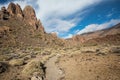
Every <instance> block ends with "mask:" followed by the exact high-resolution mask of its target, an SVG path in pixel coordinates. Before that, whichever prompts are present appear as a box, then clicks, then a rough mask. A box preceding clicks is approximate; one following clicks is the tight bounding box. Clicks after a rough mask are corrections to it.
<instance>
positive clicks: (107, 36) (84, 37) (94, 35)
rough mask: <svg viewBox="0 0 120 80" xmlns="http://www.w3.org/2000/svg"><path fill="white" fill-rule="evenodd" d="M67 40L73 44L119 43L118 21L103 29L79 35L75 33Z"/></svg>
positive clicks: (119, 29)
mask: <svg viewBox="0 0 120 80" xmlns="http://www.w3.org/2000/svg"><path fill="white" fill-rule="evenodd" d="M68 41H69V42H70V43H71V42H74V44H76V45H77V44H82V43H96V44H98V43H107V42H109V43H113V42H114V43H116V44H120V23H119V24H117V25H115V26H113V27H111V28H108V29H104V30H99V31H95V32H89V33H85V34H81V35H75V36H73V37H72V38H70V39H68Z"/></svg>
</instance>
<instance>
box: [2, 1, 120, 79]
mask: <svg viewBox="0 0 120 80" xmlns="http://www.w3.org/2000/svg"><path fill="white" fill-rule="evenodd" d="M119 31H120V24H118V25H115V26H114V27H112V28H109V29H106V30H100V31H97V32H91V33H85V34H82V35H75V36H73V37H72V38H70V39H66V40H65V39H61V38H58V37H57V35H56V33H46V31H45V29H44V27H43V25H42V23H41V21H40V20H38V19H37V17H36V13H35V10H34V9H33V8H32V7H31V6H26V7H25V8H24V9H23V10H22V9H21V7H20V6H19V4H14V3H10V4H9V5H8V7H7V8H6V7H2V8H1V10H0V80H120V60H119V59H120V32H119Z"/></svg>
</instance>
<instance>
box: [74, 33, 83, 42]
mask: <svg viewBox="0 0 120 80" xmlns="http://www.w3.org/2000/svg"><path fill="white" fill-rule="evenodd" d="M72 41H73V42H81V43H83V42H84V41H85V38H84V37H82V36H80V35H75V36H73V37H72Z"/></svg>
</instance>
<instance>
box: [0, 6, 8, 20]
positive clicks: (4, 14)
mask: <svg viewBox="0 0 120 80" xmlns="http://www.w3.org/2000/svg"><path fill="white" fill-rule="evenodd" d="M8 18H9V12H8V11H7V10H6V8H5V7H1V10H0V20H7V19H8Z"/></svg>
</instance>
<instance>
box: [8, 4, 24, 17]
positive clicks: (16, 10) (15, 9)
mask: <svg viewBox="0 0 120 80" xmlns="http://www.w3.org/2000/svg"><path fill="white" fill-rule="evenodd" d="M7 11H8V12H9V13H10V16H11V17H13V16H17V17H19V18H23V12H22V9H21V7H20V6H19V5H18V4H14V3H10V4H9V5H8V8H7Z"/></svg>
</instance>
